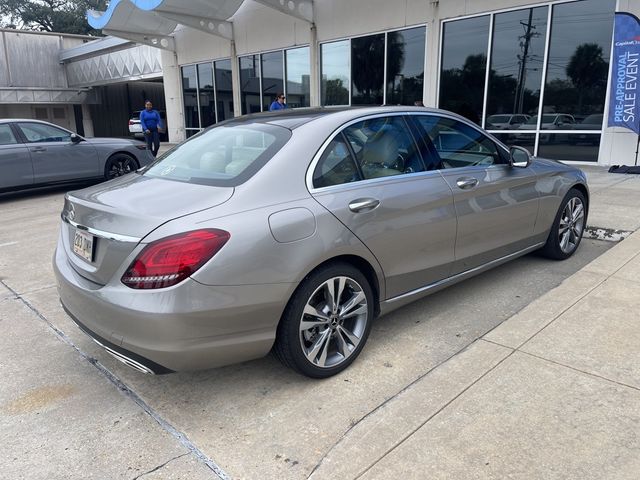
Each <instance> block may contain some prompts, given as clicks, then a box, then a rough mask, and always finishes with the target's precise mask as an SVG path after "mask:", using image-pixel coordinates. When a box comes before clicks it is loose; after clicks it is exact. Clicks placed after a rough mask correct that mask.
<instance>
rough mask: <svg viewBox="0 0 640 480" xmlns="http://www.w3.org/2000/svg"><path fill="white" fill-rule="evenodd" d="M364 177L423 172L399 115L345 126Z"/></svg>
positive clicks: (418, 155)
mask: <svg viewBox="0 0 640 480" xmlns="http://www.w3.org/2000/svg"><path fill="white" fill-rule="evenodd" d="M344 134H345V136H346V137H347V139H348V141H349V143H350V144H351V147H352V149H353V151H354V153H355V155H356V161H357V163H358V165H359V167H360V170H361V171H362V175H363V177H364V178H365V179H370V178H379V177H389V176H393V175H401V174H403V173H414V172H422V171H423V170H424V165H423V163H422V159H421V157H420V154H419V153H418V150H417V147H416V144H415V142H414V141H413V138H412V137H411V135H410V133H409V131H408V129H407V126H406V123H405V121H404V119H403V118H402V117H399V116H394V117H381V118H374V119H370V120H364V121H362V122H358V123H356V124H354V125H351V126H349V127H347V128H345V130H344Z"/></svg>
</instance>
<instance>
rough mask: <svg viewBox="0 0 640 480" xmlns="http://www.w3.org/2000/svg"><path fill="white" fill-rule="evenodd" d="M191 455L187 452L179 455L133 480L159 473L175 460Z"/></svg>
mask: <svg viewBox="0 0 640 480" xmlns="http://www.w3.org/2000/svg"><path fill="white" fill-rule="evenodd" d="M190 453H191V452H185V453H183V454H182V455H178V456H177V457H173V458H170V459H169V460H167V461H166V462H164V463H163V464H161V465H158V466H157V467H155V468H152V469H151V470H149V471H147V472H144V473H141V474H140V475H138V476H136V477H133V479H132V480H138V479H139V478H142V477H144V476H145V475H149V474H150V473H153V472H157V471H158V470H160V469H161V468H164V467H166V466H167V464H169V463H171V462H173V461H174V460H177V459H179V458H182V457H184V456H186V455H189V454H190Z"/></svg>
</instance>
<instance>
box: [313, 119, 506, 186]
mask: <svg viewBox="0 0 640 480" xmlns="http://www.w3.org/2000/svg"><path fill="white" fill-rule="evenodd" d="M399 116H401V117H407V116H429V117H440V118H448V119H451V120H455V121H458V122H461V123H464V124H465V125H467V126H469V127H472V128H473V129H475V130H476V131H478V132H479V133H481V134H482V135H484V136H485V137H487V138H489V139H490V140H491V141H492V142H494V143H495V144H496V146H497V147H501V148H502V149H503V150H504V152H505V153H506V154H507V155H508V154H509V148H507V146H506V145H505V144H504V143H502V142H501V141H500V140H498V139H497V138H495V137H494V136H493V135H491V134H490V133H489V132H487V131H485V130H483V129H482V128H480V127H479V126H478V125H476V124H475V123H473V122H471V121H468V120H467V119H465V118H463V117H459V116H458V115H456V114H449V113H447V112H444V111H442V112H420V111H405V112H388V113H374V114H370V115H365V116H362V117H358V118H354V119H351V120H349V121H348V122H346V123H343V124H342V125H340V126H339V127H338V128H336V129H335V130H334V131H333V132H332V133H331V135H329V136H328V137H327V139H326V140H325V141H324V142H323V143H322V146H321V147H320V148H319V149H318V151H317V152H316V154H315V155H314V156H313V159H312V160H311V163H310V164H309V167H308V168H307V174H306V184H307V190H309V193H311V194H312V195H313V194H320V193H329V192H333V191H341V190H343V189H349V188H350V187H351V188H354V187H355V186H356V185H357V186H358V187H359V186H361V185H376V184H382V183H386V182H394V181H395V182H398V181H400V180H401V179H406V178H408V177H409V178H415V177H416V176H418V175H424V174H431V173H434V172H438V173H439V175H442V173H440V172H443V171H444V172H448V171H451V170H455V169H453V168H447V169H444V170H425V171H423V172H414V173H405V174H401V175H393V176H390V177H380V178H370V179H363V180H360V181H357V182H349V183H341V184H338V185H330V186H328V187H319V188H316V187H314V186H313V172H314V171H315V169H316V166H317V165H318V162H319V161H320V158H321V157H322V155H324V152H325V150H326V149H327V147H328V146H329V144H330V143H331V142H332V141H333V139H334V138H335V137H337V136H338V135H339V134H340V133H342V132H343V131H344V130H345V129H346V128H348V127H350V126H351V125H353V124H355V123H358V122H362V121H365V120H371V119H374V118H381V117H399ZM409 134H410V135H411V138H412V140H413V141H414V142H417V140H416V139H415V138H413V134H411V132H409ZM495 165H506V164H494V165H490V166H495ZM458 168H469V167H467V166H465V167H458ZM481 168H487V167H486V166H485V167H481Z"/></svg>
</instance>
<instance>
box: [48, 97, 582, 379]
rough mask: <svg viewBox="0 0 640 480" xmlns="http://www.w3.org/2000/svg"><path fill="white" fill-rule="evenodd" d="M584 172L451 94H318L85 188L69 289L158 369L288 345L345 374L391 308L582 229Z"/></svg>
mask: <svg viewBox="0 0 640 480" xmlns="http://www.w3.org/2000/svg"><path fill="white" fill-rule="evenodd" d="M588 201H589V197H588V190H587V185H586V179H585V176H584V174H583V173H582V172H581V171H580V170H578V169H576V168H573V167H569V166H566V165H563V164H561V163H558V162H555V161H550V160H543V159H532V158H530V156H529V154H528V153H527V152H526V150H524V149H520V148H518V147H513V148H512V149H511V151H510V150H509V149H507V148H506V147H505V146H504V145H503V144H501V143H500V142H499V141H497V140H496V139H495V138H493V137H492V136H490V135H488V134H487V133H485V132H484V131H482V130H481V129H479V128H478V127H476V126H475V125H473V124H471V123H469V122H468V121H466V120H465V119H463V118H461V117H459V116H457V115H454V114H452V113H448V112H445V111H439V110H427V109H424V108H413V107H371V108H359V109H344V110H322V109H301V110H295V111H289V112H287V111H285V112H278V113H265V114H258V115H253V116H245V117H241V118H239V119H235V120H232V121H229V122H225V123H222V124H219V125H217V126H214V127H212V128H209V129H207V130H206V131H204V132H203V133H201V134H199V135H196V136H194V137H193V138H191V139H190V140H188V141H186V142H184V143H183V144H181V145H179V146H178V147H177V148H175V149H174V150H172V151H171V152H169V153H168V154H167V155H165V156H164V157H162V158H159V159H158V160H157V161H156V162H155V163H153V164H152V165H150V166H149V167H146V168H144V169H142V170H141V171H138V172H136V173H132V174H129V175H127V176H124V177H122V178H119V179H116V180H113V181H111V182H108V183H105V184H102V185H99V186H96V187H92V188H88V189H85V190H79V191H76V192H71V193H69V194H67V196H66V199H65V206H64V210H63V212H62V229H61V232H60V239H59V242H58V247H57V250H56V253H55V258H54V268H55V272H56V275H57V279H58V286H59V292H60V298H61V301H62V303H63V305H64V307H65V309H66V311H67V312H68V313H69V315H70V316H71V317H72V318H73V319H74V320H75V321H76V323H77V324H78V325H79V326H80V327H81V328H82V329H83V330H84V331H85V332H86V333H88V334H89V335H90V336H91V337H92V338H93V339H95V340H96V341H97V342H98V343H100V344H101V345H102V346H104V347H105V348H106V349H107V350H108V351H109V352H110V353H112V354H113V355H115V356H116V357H117V358H119V359H120V360H122V361H124V362H125V363H127V364H128V365H130V366H133V367H135V368H137V369H139V370H142V371H145V372H154V373H161V372H168V371H175V370H187V369H201V368H208V367H215V366H219V365H225V364H229V363H233V362H240V361H244V360H249V359H252V358H257V357H260V356H263V355H266V354H267V353H268V352H269V351H270V350H272V349H273V350H274V351H275V353H276V354H277V356H278V357H279V358H280V359H281V360H282V361H283V362H284V363H285V364H286V365H288V366H291V367H292V368H294V369H296V370H297V371H299V372H301V373H303V374H305V375H309V376H311V377H327V376H330V375H333V374H335V373H337V372H340V371H341V370H343V369H344V368H346V367H347V366H348V365H349V364H351V362H353V361H354V360H355V358H356V357H357V356H358V354H359V353H360V351H361V350H362V348H363V347H364V345H365V342H366V340H367V336H368V334H369V331H370V329H371V324H372V321H373V319H374V317H376V316H378V315H381V314H384V313H387V312H389V311H391V310H393V309H396V308H398V307H401V306H402V305H405V304H407V303H409V302H411V301H413V300H416V299H418V298H421V297H423V296H424V295H427V294H429V293H432V292H435V291H437V290H439V289H442V288H444V287H446V286H447V285H451V284H453V283H456V282H458V281H461V280H463V279H465V278H468V277H470V276H472V275H476V274H478V273H480V272H483V271H485V270H487V269H489V268H491V267H494V266H496V265H499V264H501V263H503V262H505V261H508V260H510V259H513V258H516V257H518V256H520V255H524V254H526V253H528V252H531V251H534V250H538V249H542V251H543V252H544V253H545V254H546V255H548V256H549V257H552V258H555V259H564V258H567V257H569V256H570V255H572V254H573V253H574V252H575V251H576V249H577V248H578V245H579V243H580V239H581V237H582V233H583V230H584V227H585V222H586V217H587V207H588Z"/></svg>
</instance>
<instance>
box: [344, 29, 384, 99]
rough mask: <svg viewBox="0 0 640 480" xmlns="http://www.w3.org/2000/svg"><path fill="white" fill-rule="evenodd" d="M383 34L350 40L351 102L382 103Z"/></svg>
mask: <svg viewBox="0 0 640 480" xmlns="http://www.w3.org/2000/svg"><path fill="white" fill-rule="evenodd" d="M383 88H384V34H383V33H381V34H379V35H369V36H368V37H360V38H354V39H352V40H351V104H352V105H382V104H383V103H384V96H383V95H384V94H383Z"/></svg>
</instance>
